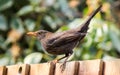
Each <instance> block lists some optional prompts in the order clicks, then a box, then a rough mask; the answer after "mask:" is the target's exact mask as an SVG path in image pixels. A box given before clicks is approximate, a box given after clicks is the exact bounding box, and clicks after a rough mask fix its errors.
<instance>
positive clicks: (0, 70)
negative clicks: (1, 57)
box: [0, 66, 6, 75]
mask: <svg viewBox="0 0 120 75" xmlns="http://www.w3.org/2000/svg"><path fill="white" fill-rule="evenodd" d="M0 75H6V67H5V66H0Z"/></svg>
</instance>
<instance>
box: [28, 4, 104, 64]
mask: <svg viewBox="0 0 120 75" xmlns="http://www.w3.org/2000/svg"><path fill="white" fill-rule="evenodd" d="M101 7H102V5H100V6H99V7H98V8H97V9H96V10H95V11H94V12H93V13H92V14H91V15H90V16H89V17H88V19H87V20H86V21H85V22H84V23H83V24H82V25H81V26H80V27H78V28H74V29H71V30H68V31H63V32H56V33H52V32H49V31H46V30H39V31H36V32H28V33H27V35H30V36H35V37H37V38H38V40H40V42H41V44H42V46H43V48H44V49H45V50H46V51H47V52H48V53H50V54H53V55H60V54H65V56H64V57H62V58H60V59H58V60H61V59H63V58H65V57H66V59H65V61H64V63H63V65H65V63H66V61H67V59H68V58H69V56H70V55H71V54H72V53H73V48H74V47H75V46H76V45H77V44H78V43H79V41H81V40H82V39H83V38H84V37H85V36H86V33H87V30H88V26H89V23H90V21H91V19H92V18H93V17H94V16H95V15H96V14H97V12H98V11H100V9H101Z"/></svg>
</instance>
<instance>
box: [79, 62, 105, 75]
mask: <svg viewBox="0 0 120 75" xmlns="http://www.w3.org/2000/svg"><path fill="white" fill-rule="evenodd" d="M102 67H103V62H102V61H101V60H85V61H80V62H79V74H78V75H102V70H103V69H102Z"/></svg>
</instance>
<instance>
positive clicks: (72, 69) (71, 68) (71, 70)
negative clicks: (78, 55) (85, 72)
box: [55, 61, 79, 75]
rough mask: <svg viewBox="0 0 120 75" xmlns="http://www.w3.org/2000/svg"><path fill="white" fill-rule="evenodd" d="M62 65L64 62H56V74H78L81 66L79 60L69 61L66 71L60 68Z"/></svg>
mask: <svg viewBox="0 0 120 75" xmlns="http://www.w3.org/2000/svg"><path fill="white" fill-rule="evenodd" d="M61 65H62V63H57V64H56V69H55V75H77V74H78V68H79V66H78V65H79V63H78V62H75V61H72V62H67V63H66V66H65V69H64V71H62V68H60V66H61Z"/></svg>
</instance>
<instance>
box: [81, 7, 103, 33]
mask: <svg viewBox="0 0 120 75" xmlns="http://www.w3.org/2000/svg"><path fill="white" fill-rule="evenodd" d="M101 7H102V5H100V6H99V7H98V8H97V9H96V10H95V11H94V12H93V13H92V14H91V15H90V16H89V17H88V19H87V20H86V21H85V22H84V23H83V24H82V26H81V27H80V30H79V32H87V30H88V26H89V23H90V21H91V19H92V18H93V17H94V16H95V15H96V14H97V13H98V12H99V11H100V9H101Z"/></svg>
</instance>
